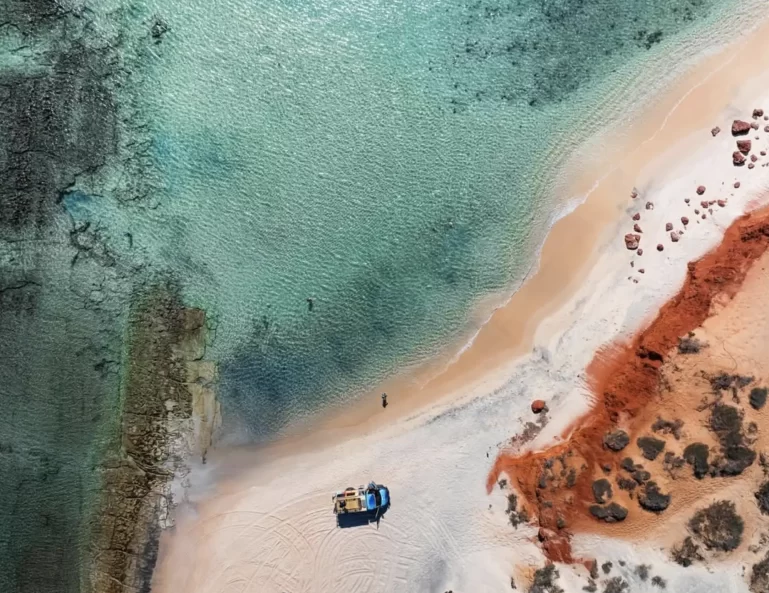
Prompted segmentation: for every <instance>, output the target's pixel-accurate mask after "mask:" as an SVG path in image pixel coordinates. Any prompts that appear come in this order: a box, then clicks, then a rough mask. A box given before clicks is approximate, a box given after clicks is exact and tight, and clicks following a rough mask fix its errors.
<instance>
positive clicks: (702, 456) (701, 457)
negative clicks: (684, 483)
mask: <svg viewBox="0 0 769 593" xmlns="http://www.w3.org/2000/svg"><path fill="white" fill-rule="evenodd" d="M709 454H710V450H709V449H708V446H707V445H706V444H705V443H692V444H691V445H688V446H687V447H686V449H684V459H685V460H686V463H688V464H689V465H691V466H692V468H693V469H694V477H695V478H697V479H698V480H701V479H702V478H704V477H705V476H706V475H707V473H708V455H709Z"/></svg>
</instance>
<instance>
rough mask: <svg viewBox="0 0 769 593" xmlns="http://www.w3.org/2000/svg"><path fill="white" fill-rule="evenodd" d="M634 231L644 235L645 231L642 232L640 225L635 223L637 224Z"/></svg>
mask: <svg viewBox="0 0 769 593" xmlns="http://www.w3.org/2000/svg"><path fill="white" fill-rule="evenodd" d="M633 230H634V231H635V232H636V233H643V231H642V230H641V226H640V225H639V224H638V223H635V224H634V225H633Z"/></svg>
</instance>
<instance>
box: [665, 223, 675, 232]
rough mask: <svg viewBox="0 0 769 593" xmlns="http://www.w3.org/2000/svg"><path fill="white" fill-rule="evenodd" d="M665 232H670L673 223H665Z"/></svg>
mask: <svg viewBox="0 0 769 593" xmlns="http://www.w3.org/2000/svg"><path fill="white" fill-rule="evenodd" d="M665 230H666V231H672V230H673V223H672V222H666V223H665Z"/></svg>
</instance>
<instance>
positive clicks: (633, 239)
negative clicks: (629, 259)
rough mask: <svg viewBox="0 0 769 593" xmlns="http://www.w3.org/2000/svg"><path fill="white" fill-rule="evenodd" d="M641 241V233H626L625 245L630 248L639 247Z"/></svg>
mask: <svg viewBox="0 0 769 593" xmlns="http://www.w3.org/2000/svg"><path fill="white" fill-rule="evenodd" d="M640 241H641V235H637V234H634V233H628V234H627V235H625V247H627V248H628V249H630V250H631V251H632V250H634V249H638V243H639V242H640Z"/></svg>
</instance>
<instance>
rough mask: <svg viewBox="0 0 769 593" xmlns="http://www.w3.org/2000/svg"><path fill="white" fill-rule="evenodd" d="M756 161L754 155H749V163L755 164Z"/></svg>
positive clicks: (756, 158)
mask: <svg viewBox="0 0 769 593" xmlns="http://www.w3.org/2000/svg"><path fill="white" fill-rule="evenodd" d="M757 160H758V157H757V156H756V155H754V154H751V155H750V161H751V162H752V163H755V162H756V161H757Z"/></svg>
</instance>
